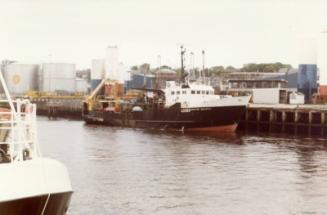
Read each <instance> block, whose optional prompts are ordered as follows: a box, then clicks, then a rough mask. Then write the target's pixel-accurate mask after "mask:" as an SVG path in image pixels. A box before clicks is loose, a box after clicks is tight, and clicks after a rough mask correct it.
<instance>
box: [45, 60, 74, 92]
mask: <svg viewBox="0 0 327 215" xmlns="http://www.w3.org/2000/svg"><path fill="white" fill-rule="evenodd" d="M75 79H76V66H75V64H72V63H44V64H42V71H41V75H40V90H41V91H43V92H65V93H74V92H75V90H76V81H75Z"/></svg>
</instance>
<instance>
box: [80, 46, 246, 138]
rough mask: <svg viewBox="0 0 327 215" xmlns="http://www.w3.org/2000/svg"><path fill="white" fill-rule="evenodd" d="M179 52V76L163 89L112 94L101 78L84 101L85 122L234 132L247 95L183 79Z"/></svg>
mask: <svg viewBox="0 0 327 215" xmlns="http://www.w3.org/2000/svg"><path fill="white" fill-rule="evenodd" d="M183 54H184V51H183V48H182V52H181V59H182V60H181V62H182V66H181V80H180V81H179V82H176V81H168V82H166V88H165V89H163V90H154V89H137V93H135V91H134V94H133V93H129V92H127V94H126V95H120V96H117V95H116V96H112V94H111V93H106V91H108V90H106V89H113V88H114V86H115V84H113V82H112V81H110V80H107V81H106V80H103V81H102V82H101V84H100V85H99V86H98V87H97V88H96V89H95V90H94V91H93V92H92V94H91V95H90V97H89V98H88V99H87V100H86V101H85V102H84V106H83V116H84V120H85V121H86V122H87V123H102V124H106V125H111V126H127V127H141V128H154V129H165V130H166V129H167V130H168V129H170V130H179V131H185V132H205V133H206V132H210V133H212V132H214V133H221V132H223V133H225V132H228V133H230V132H235V130H236V128H237V125H238V123H239V121H240V120H241V117H242V115H243V114H244V112H245V110H246V107H247V105H248V103H249V100H250V96H238V97H232V96H228V95H215V94H214V88H213V87H212V86H210V85H206V84H203V83H189V82H188V81H185V75H184V66H183V59H184V57H183ZM114 91H115V90H114Z"/></svg>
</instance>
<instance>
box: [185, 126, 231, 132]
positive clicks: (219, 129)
mask: <svg viewBox="0 0 327 215" xmlns="http://www.w3.org/2000/svg"><path fill="white" fill-rule="evenodd" d="M236 128H237V124H233V125H223V126H210V127H203V128H187V129H185V131H187V132H188V131H192V132H210V133H213V132H221V133H234V132H235V131H236Z"/></svg>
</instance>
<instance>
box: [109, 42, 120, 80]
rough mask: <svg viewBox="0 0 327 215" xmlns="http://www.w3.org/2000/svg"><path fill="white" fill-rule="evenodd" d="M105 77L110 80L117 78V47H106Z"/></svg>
mask: <svg viewBox="0 0 327 215" xmlns="http://www.w3.org/2000/svg"><path fill="white" fill-rule="evenodd" d="M105 78H106V79H111V80H117V81H118V80H119V79H120V77H119V56H118V47H117V46H109V47H108V48H107V56H106V65H105Z"/></svg>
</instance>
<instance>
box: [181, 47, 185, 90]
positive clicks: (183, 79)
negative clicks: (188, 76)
mask: <svg viewBox="0 0 327 215" xmlns="http://www.w3.org/2000/svg"><path fill="white" fill-rule="evenodd" d="M185 52H186V49H185V48H184V47H183V46H181V75H180V81H181V83H182V84H184V83H185V74H184V72H185V71H184V69H185V66H184V55H185Z"/></svg>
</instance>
